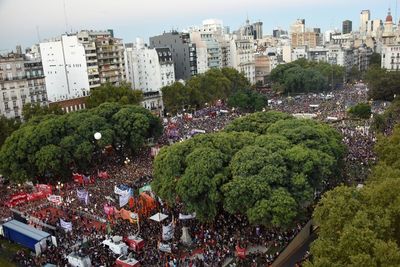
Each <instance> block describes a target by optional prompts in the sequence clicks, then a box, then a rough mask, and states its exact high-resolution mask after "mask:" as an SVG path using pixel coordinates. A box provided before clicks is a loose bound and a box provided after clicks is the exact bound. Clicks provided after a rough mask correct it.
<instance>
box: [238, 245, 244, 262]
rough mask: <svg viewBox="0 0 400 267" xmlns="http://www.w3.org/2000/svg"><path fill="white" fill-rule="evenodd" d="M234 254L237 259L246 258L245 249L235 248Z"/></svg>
mask: <svg viewBox="0 0 400 267" xmlns="http://www.w3.org/2000/svg"><path fill="white" fill-rule="evenodd" d="M236 254H237V256H238V257H239V258H242V259H244V258H246V249H245V248H241V247H239V246H236Z"/></svg>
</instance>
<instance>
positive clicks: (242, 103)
mask: <svg viewBox="0 0 400 267" xmlns="http://www.w3.org/2000/svg"><path fill="white" fill-rule="evenodd" d="M228 106H230V107H235V108H240V109H242V110H244V111H247V112H255V111H261V110H262V109H263V108H265V107H266V106H267V99H266V97H265V96H264V95H262V94H260V93H258V92H256V91H254V90H252V89H246V90H240V91H237V92H236V93H234V94H232V95H231V96H230V97H229V98H228Z"/></svg>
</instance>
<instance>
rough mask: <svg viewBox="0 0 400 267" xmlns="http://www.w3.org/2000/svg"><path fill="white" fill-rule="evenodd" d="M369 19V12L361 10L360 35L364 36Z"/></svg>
mask: <svg viewBox="0 0 400 267" xmlns="http://www.w3.org/2000/svg"><path fill="white" fill-rule="evenodd" d="M370 19H371V12H370V11H369V10H362V11H361V13H360V33H361V34H366V33H367V30H368V21H369V20H370Z"/></svg>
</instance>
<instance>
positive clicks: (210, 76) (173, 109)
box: [161, 68, 264, 113]
mask: <svg viewBox="0 0 400 267" xmlns="http://www.w3.org/2000/svg"><path fill="white" fill-rule="evenodd" d="M161 91H162V95H163V101H164V106H165V108H166V110H167V111H168V112H170V113H177V112H179V111H182V110H184V109H186V110H193V109H196V108H200V107H203V106H205V105H206V103H209V104H211V103H214V102H216V101H217V100H227V99H228V98H229V100H230V103H231V104H232V106H235V107H241V108H243V109H249V110H258V109H259V106H261V105H263V102H264V98H263V97H262V96H261V95H260V94H259V93H257V92H256V91H251V90H250V83H249V81H248V80H247V79H246V77H245V76H244V74H243V73H240V72H238V71H237V70H235V69H233V68H222V69H210V70H208V71H207V72H206V73H203V74H200V75H197V76H195V77H192V78H190V79H189V80H187V81H186V83H185V84H183V83H181V82H175V83H174V84H172V85H170V86H165V87H163V88H162V89H161ZM244 94H245V95H246V96H244ZM231 96H232V98H231ZM243 97H247V98H250V99H246V100H244V101H243V99H242V98H243ZM251 101H255V103H253V102H251Z"/></svg>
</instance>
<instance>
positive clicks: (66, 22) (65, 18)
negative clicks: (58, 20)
mask: <svg viewBox="0 0 400 267" xmlns="http://www.w3.org/2000/svg"><path fill="white" fill-rule="evenodd" d="M63 2H64V21H65V31H66V32H68V19H67V9H66V8H65V0H63Z"/></svg>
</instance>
